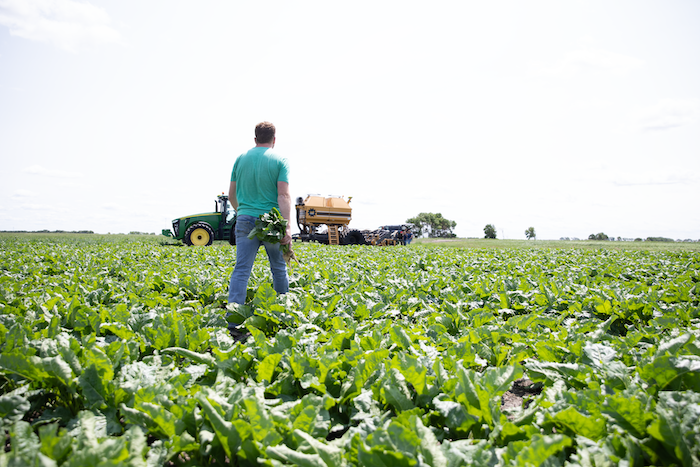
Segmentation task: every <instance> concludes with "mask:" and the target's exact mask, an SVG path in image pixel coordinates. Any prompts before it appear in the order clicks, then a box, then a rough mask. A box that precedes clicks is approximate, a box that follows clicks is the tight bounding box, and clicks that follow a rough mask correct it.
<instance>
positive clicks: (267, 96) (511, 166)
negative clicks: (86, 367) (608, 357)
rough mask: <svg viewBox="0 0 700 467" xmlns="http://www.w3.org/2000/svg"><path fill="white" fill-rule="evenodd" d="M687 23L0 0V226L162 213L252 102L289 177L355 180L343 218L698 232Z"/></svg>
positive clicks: (215, 177)
mask: <svg viewBox="0 0 700 467" xmlns="http://www.w3.org/2000/svg"><path fill="white" fill-rule="evenodd" d="M699 25H700V2H697V1H694V0H665V1H657V0H654V1H646V0H629V1H623V0H619V1H609V0H587V1H576V0H570V1H561V0H551V1H540V0H529V1H522V0H501V1H498V2H492V1H486V0H479V1H476V0H459V1H448V0H446V1H436V2H418V1H355V2H328V1H303V0H302V1H299V2H289V1H274V0H268V1H266V2H253V1H240V2H231V1H223V0H222V1H216V0H208V1H206V2H195V1H174V0H160V1H158V0H149V1H147V2H145V1H136V0H111V1H108V0H92V1H84V0H83V1H78V0H0V160H1V161H2V170H1V172H0V230H41V229H49V230H93V231H95V232H96V233H107V232H111V233H116V232H129V231H142V232H157V233H160V231H161V229H163V228H169V227H170V222H171V220H172V219H174V218H176V217H180V216H184V215H187V214H194V213H199V212H205V211H210V210H213V207H214V199H215V197H216V195H217V194H219V193H221V192H224V191H226V192H227V191H228V184H229V180H230V173H231V167H232V165H233V162H234V159H235V157H236V156H237V155H238V154H240V153H242V152H244V151H245V150H247V149H249V148H250V147H252V146H253V137H254V135H253V129H254V126H255V124H256V123H258V122H259V121H262V120H269V121H271V122H273V123H274V124H275V125H276V126H277V145H276V149H277V150H278V151H279V152H280V153H281V154H282V155H284V156H286V157H288V159H289V160H290V163H291V168H292V172H291V180H290V187H291V190H292V196H293V197H294V198H296V197H298V196H306V195H307V194H321V195H345V196H353V200H352V203H351V205H352V206H353V221H352V223H351V227H354V228H358V229H374V228H376V227H378V226H380V225H382V224H397V223H401V222H404V221H405V220H406V219H407V218H409V217H413V216H415V215H417V214H418V213H420V212H440V213H442V214H443V216H444V217H446V218H448V219H450V220H454V221H456V222H457V227H456V229H455V233H456V234H457V235H458V236H460V237H483V235H484V231H483V229H484V226H485V225H486V224H494V225H495V226H496V229H497V232H498V237H499V238H511V239H512V238H517V239H524V238H525V235H524V231H525V229H527V228H528V227H530V226H532V227H535V230H536V232H537V237H538V238H540V239H558V238H560V237H578V238H587V237H588V235H589V234H592V233H598V232H604V233H606V234H608V235H609V236H612V237H618V236H620V237H631V238H634V237H643V238H645V237H648V236H664V237H671V238H674V239H686V238H692V239H695V240H697V239H700V214H699V213H700V118H699V117H700V27H699ZM295 231H296V228H295Z"/></svg>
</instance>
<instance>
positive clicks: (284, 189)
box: [277, 182, 292, 245]
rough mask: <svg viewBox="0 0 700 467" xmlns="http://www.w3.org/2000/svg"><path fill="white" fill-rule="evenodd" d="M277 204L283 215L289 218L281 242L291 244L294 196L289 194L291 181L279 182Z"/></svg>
mask: <svg viewBox="0 0 700 467" xmlns="http://www.w3.org/2000/svg"><path fill="white" fill-rule="evenodd" d="M277 204H279V207H280V213H281V214H282V217H284V218H285V219H287V233H286V234H285V236H284V238H283V239H282V240H280V243H281V244H282V245H290V244H291V243H292V196H291V195H290V194H289V183H287V182H277Z"/></svg>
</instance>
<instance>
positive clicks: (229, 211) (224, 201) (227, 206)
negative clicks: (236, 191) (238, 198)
mask: <svg viewBox="0 0 700 467" xmlns="http://www.w3.org/2000/svg"><path fill="white" fill-rule="evenodd" d="M214 210H215V211H216V212H220V213H221V214H222V216H221V218H222V220H224V222H225V223H226V224H230V223H231V222H232V221H233V220H234V219H235V218H236V211H235V210H234V209H233V206H231V203H229V201H228V196H226V195H223V194H222V195H219V196H217V197H216V206H215V207H214Z"/></svg>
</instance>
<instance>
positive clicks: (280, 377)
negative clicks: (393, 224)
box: [0, 238, 700, 467]
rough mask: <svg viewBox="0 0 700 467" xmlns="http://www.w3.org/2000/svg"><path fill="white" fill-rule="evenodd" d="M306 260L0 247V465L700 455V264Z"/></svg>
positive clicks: (8, 243)
mask: <svg viewBox="0 0 700 467" xmlns="http://www.w3.org/2000/svg"><path fill="white" fill-rule="evenodd" d="M299 248H302V249H303V250H304V251H303V252H304V256H305V258H307V261H305V263H304V264H301V265H299V267H298V268H295V270H294V271H293V272H291V274H290V292H289V293H288V294H286V295H284V296H278V295H277V294H275V292H274V290H273V289H272V288H271V286H270V285H269V278H268V277H267V275H268V274H269V268H268V265H267V261H266V259H265V256H264V254H261V255H260V256H259V257H258V259H257V260H256V263H255V264H254V268H253V273H252V275H251V282H250V285H249V287H250V289H249V294H248V295H249V300H248V301H247V303H246V304H245V305H242V306H241V307H240V308H241V309H240V310H239V312H240V316H241V319H242V321H243V325H244V326H246V327H247V328H248V329H249V330H250V332H251V334H252V336H251V338H250V339H249V340H248V341H247V342H245V343H242V342H234V340H233V339H232V338H231V337H230V335H229V334H228V331H227V329H226V321H225V319H224V316H225V315H226V313H227V309H226V301H227V294H226V292H227V286H228V277H229V276H230V273H231V270H232V268H233V262H234V259H235V252H234V251H233V250H234V249H232V248H231V247H230V246H228V244H224V245H219V244H215V245H213V246H212V247H210V248H196V249H195V248H178V247H176V246H167V245H159V244H156V243H155V242H150V243H148V242H146V241H142V242H118V243H117V242H111V243H100V242H98V241H93V240H89V241H88V240H84V241H83V240H78V239H65V240H61V241H58V240H26V239H17V238H14V239H4V240H3V241H2V243H0V265H2V266H1V267H0V429H2V430H3V433H4V434H5V440H6V444H5V449H4V450H3V451H2V452H0V465H46V466H78V465H123V466H160V465H168V466H170V465H188V466H194V465H220V466H223V465H269V466H281V465H308V466H363V465H426V466H440V467H448V466H459V465H491V466H511V465H542V466H573V465H589V466H592V465H635V466H642V465H656V466H671V465H697V464H698V462H700V435H699V434H698V430H697V427H698V426H700V346H699V344H698V341H697V336H699V335H700V325H699V323H700V272H699V271H700V253H697V252H679V251H673V252H671V251H667V252H664V251H652V252H649V251H613V250H601V249H596V250H580V249H567V250H555V249H537V250H535V249H528V250H525V249H521V250H488V249H472V250H467V249H454V248H453V249H446V248H436V247H431V248H428V247H423V246H421V245H416V246H415V248H398V247H397V248H390V247H387V248H378V247H371V246H347V247H342V248H340V247H337V248H334V247H328V246H324V245H317V244H304V245H300V246H299ZM525 378H526V379H527V380H528V381H532V382H533V383H534V384H533V385H532V386H530V387H532V388H534V390H533V391H530V392H528V393H527V394H526V395H525V398H524V399H523V400H522V401H521V402H520V403H517V404H515V405H505V404H504V403H503V401H504V400H505V397H504V396H507V395H508V396H512V395H513V394H512V393H511V392H510V390H511V388H513V385H515V384H516V383H518V384H520V383H522V381H523V380H524V379H525Z"/></svg>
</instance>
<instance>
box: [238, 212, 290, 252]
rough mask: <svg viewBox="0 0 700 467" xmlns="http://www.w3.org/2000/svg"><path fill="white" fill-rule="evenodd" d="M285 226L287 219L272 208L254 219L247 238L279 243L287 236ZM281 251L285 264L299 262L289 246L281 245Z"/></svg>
mask: <svg viewBox="0 0 700 467" xmlns="http://www.w3.org/2000/svg"><path fill="white" fill-rule="evenodd" d="M287 224H288V222H287V219H285V218H284V217H282V214H281V213H280V211H279V209H277V208H272V210H270V212H266V213H264V214H261V215H260V216H259V217H258V218H257V219H255V227H253V230H251V231H250V233H249V234H248V238H250V239H253V238H257V239H258V240H261V241H263V242H268V243H280V242H281V241H282V239H283V238H284V236H285V235H286V234H287ZM281 250H282V254H283V255H284V259H285V261H286V262H287V264H289V263H290V262H291V261H292V260H294V261H296V262H297V263H298V262H299V260H298V259H297V257H296V254H295V253H294V250H292V245H291V244H284V245H282V246H281Z"/></svg>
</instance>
